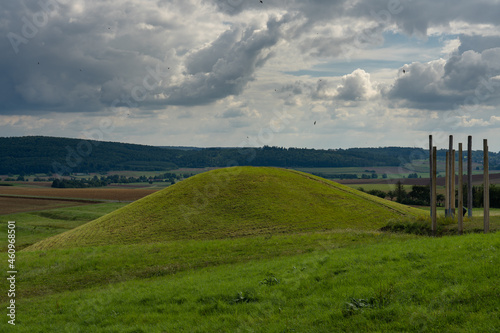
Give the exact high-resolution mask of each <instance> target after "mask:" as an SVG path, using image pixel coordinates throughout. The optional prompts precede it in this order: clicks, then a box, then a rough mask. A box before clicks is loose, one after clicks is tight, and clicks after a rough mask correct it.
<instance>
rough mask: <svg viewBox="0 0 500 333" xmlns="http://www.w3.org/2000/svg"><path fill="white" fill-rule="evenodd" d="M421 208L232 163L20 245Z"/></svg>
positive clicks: (267, 226) (149, 238)
mask: <svg viewBox="0 0 500 333" xmlns="http://www.w3.org/2000/svg"><path fill="white" fill-rule="evenodd" d="M421 212H422V211H420V210H417V209H413V208H410V207H407V206H403V205H400V204H397V203H393V202H389V201H387V200H383V199H380V198H377V197H373V196H370V195H368V194H365V193H362V192H359V191H356V190H353V189H350V188H348V187H346V186H342V185H340V184H337V183H334V182H331V181H327V180H325V179H322V178H319V177H315V176H312V175H309V174H306V173H302V172H298V171H292V170H286V169H279V168H264V167H232V168H225V169H218V170H213V171H210V172H206V173H203V174H199V175H197V176H194V177H191V178H188V179H186V180H184V181H182V182H179V183H177V184H175V185H173V186H170V187H168V188H166V189H164V190H161V191H159V192H156V193H154V194H151V195H149V196H147V197H145V198H142V199H140V200H138V201H136V202H134V203H132V204H130V205H127V206H125V207H123V208H121V209H118V210H116V211H114V212H112V213H110V214H107V215H105V216H103V217H101V218H99V219H96V220H94V221H92V222H89V223H86V224H84V225H82V226H80V227H78V228H75V229H73V230H70V231H68V232H65V233H63V234H60V235H57V236H54V237H51V238H48V239H45V240H43V241H41V242H39V243H36V244H34V245H33V246H31V247H29V248H27V250H40V249H50V248H70V247H79V246H95V245H112V244H115V245H125V244H139V243H154V242H166V241H174V240H182V239H186V240H188V239H200V240H201V239H223V238H232V237H244V236H258V235H275V234H285V233H300V232H311V231H322V230H335V229H339V230H340V229H356V230H374V229H378V228H380V227H382V226H384V225H385V224H386V223H387V220H389V219H391V218H395V217H400V216H402V215H418V214H421Z"/></svg>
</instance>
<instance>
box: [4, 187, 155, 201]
mask: <svg viewBox="0 0 500 333" xmlns="http://www.w3.org/2000/svg"><path fill="white" fill-rule="evenodd" d="M155 191H156V190H150V189H108V188H28V187H24V188H23V187H7V186H6V187H0V194H3V195H23V196H30V197H54V198H72V199H73V198H74V199H95V200H117V201H135V200H137V199H140V198H142V197H145V196H147V195H149V194H151V193H153V192H155Z"/></svg>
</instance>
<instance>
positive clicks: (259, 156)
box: [0, 136, 498, 174]
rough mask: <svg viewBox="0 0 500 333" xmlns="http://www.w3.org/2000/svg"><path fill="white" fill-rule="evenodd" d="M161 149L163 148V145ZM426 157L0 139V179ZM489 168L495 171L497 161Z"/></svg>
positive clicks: (420, 152) (412, 152) (396, 152)
mask: <svg viewBox="0 0 500 333" xmlns="http://www.w3.org/2000/svg"><path fill="white" fill-rule="evenodd" d="M160 144H161V145H165V143H164V142H161V143H159V145H160ZM440 155H442V154H440ZM478 156H480V155H478ZM475 157H476V156H475ZM491 157H492V158H497V160H498V154H494V153H491ZM425 158H427V151H426V150H424V149H420V148H401V147H386V148H351V149H331V150H320V149H306V148H280V147H268V146H264V147H260V148H204V149H182V148H178V147H171V148H169V147H155V146H146V145H136V144H126V143H116V142H103V141H92V140H82V139H69V138H56V137H42V136H27V137H10V138H0V174H9V173H11V174H22V173H24V174H30V173H59V174H63V173H71V172H73V173H74V172H82V173H83V172H85V173H86V172H103V171H110V170H168V169H173V168H177V167H189V168H200V167H224V166H230V165H250V166H277V167H365V166H366V167H369V166H399V165H403V164H405V163H408V162H410V161H411V160H415V159H425ZM478 159H479V158H478ZM479 160H480V159H479ZM490 163H491V164H492V168H494V167H495V163H494V160H493V163H492V162H490Z"/></svg>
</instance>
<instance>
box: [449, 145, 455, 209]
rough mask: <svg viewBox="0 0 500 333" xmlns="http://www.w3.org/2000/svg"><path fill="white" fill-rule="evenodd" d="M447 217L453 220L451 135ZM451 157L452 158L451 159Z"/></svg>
mask: <svg viewBox="0 0 500 333" xmlns="http://www.w3.org/2000/svg"><path fill="white" fill-rule="evenodd" d="M448 153H449V154H448V155H449V156H448V168H449V169H448V171H449V173H448V215H449V216H451V217H452V218H453V211H452V210H451V208H452V205H453V207H454V206H455V203H453V204H452V202H451V201H452V199H453V194H452V187H453V185H452V184H453V183H452V179H453V177H454V176H455V175H453V176H452V172H453V167H452V165H453V164H455V156H454V155H453V135H450V147H449V151H448ZM452 156H453V157H452Z"/></svg>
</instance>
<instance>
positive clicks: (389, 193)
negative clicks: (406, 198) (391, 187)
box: [387, 191, 396, 201]
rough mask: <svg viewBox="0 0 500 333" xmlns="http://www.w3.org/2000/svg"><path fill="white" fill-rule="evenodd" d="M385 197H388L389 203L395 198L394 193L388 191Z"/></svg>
mask: <svg viewBox="0 0 500 333" xmlns="http://www.w3.org/2000/svg"><path fill="white" fill-rule="evenodd" d="M387 196H388V197H389V199H391V201H392V199H394V197H395V196H396V195H395V192H394V191H388V192H387Z"/></svg>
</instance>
